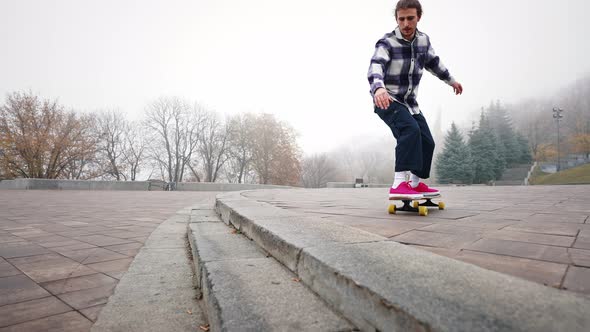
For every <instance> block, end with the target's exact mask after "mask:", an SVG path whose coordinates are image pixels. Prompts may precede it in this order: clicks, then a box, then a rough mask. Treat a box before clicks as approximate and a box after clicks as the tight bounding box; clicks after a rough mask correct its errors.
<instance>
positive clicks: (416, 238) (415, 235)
mask: <svg viewBox="0 0 590 332" xmlns="http://www.w3.org/2000/svg"><path fill="white" fill-rule="evenodd" d="M479 239H481V235H479V234H477V233H454V234H448V233H435V232H426V231H422V230H415V231H410V232H407V233H404V234H402V235H398V236H394V237H392V238H391V240H392V241H396V242H400V243H407V244H418V245H422V246H431V247H442V248H449V249H450V248H463V247H466V246H469V245H470V244H472V243H474V242H475V241H477V240H479Z"/></svg>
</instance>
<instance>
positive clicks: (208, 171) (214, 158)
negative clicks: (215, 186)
mask: <svg viewBox="0 0 590 332" xmlns="http://www.w3.org/2000/svg"><path fill="white" fill-rule="evenodd" d="M200 129H201V130H200V131H199V136H198V137H199V139H198V153H199V156H200V158H201V160H202V162H203V171H204V173H205V182H215V181H216V180H217V177H218V175H219V171H220V169H221V168H222V167H223V165H224V164H225V162H226V161H227V159H228V158H229V153H228V148H229V134H230V124H229V123H228V122H226V123H225V124H224V123H222V122H221V121H220V119H219V116H218V115H217V114H216V113H214V112H203V113H202V127H201V128H200Z"/></svg>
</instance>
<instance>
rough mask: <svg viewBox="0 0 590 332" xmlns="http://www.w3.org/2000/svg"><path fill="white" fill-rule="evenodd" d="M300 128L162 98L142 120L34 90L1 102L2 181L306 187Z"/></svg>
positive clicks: (271, 118)
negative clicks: (87, 109)
mask: <svg viewBox="0 0 590 332" xmlns="http://www.w3.org/2000/svg"><path fill="white" fill-rule="evenodd" d="M301 159H302V158H301V151H300V148H299V146H298V145H297V142H296V133H295V131H294V130H293V128H292V127H291V126H289V125H288V124H287V123H284V122H282V121H279V120H277V119H276V118H275V117H274V116H273V115H271V114H251V113H242V114H238V115H234V116H230V117H227V118H226V119H222V118H221V116H220V115H219V114H218V113H216V112H214V111H211V110H208V109H206V108H205V107H203V106H202V105H199V104H198V103H189V102H187V101H186V100H184V99H182V98H179V97H163V98H159V99H157V100H154V101H153V102H152V103H150V104H149V105H147V106H146V108H145V112H144V114H143V117H142V119H141V120H139V121H137V122H130V121H128V120H127V119H126V118H125V117H124V116H123V115H122V114H121V112H119V111H117V110H105V111H100V112H96V113H90V114H82V113H79V112H75V111H73V110H66V108H65V107H64V106H62V105H60V104H58V102H57V101H51V100H43V99H42V98H40V97H39V96H37V95H34V94H33V93H31V92H13V93H10V94H8V95H7V96H6V101H5V103H4V104H3V105H0V179H2V178H4V179H11V178H17V177H23V178H47V179H106V180H127V181H135V180H137V179H138V177H139V176H140V174H141V177H142V178H145V179H158V180H163V181H166V182H183V181H196V182H201V181H206V182H216V181H224V182H232V183H264V184H278V185H299V184H300V181H301V173H302V169H301V167H302V166H301Z"/></svg>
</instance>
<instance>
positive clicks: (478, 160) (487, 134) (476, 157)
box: [469, 112, 505, 183]
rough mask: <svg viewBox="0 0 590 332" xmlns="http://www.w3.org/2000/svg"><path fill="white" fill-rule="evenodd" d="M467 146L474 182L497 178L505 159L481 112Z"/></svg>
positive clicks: (502, 168) (502, 169)
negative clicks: (469, 151) (477, 125)
mask: <svg viewBox="0 0 590 332" xmlns="http://www.w3.org/2000/svg"><path fill="white" fill-rule="evenodd" d="M469 148H470V150H471V156H472V158H473V165H474V170H475V173H474V178H473V182H474V183H486V182H488V181H491V180H495V179H497V178H498V176H499V175H498V174H502V172H503V171H504V167H505V161H504V159H503V157H502V156H501V155H500V153H499V151H498V145H497V138H496V135H495V134H494V132H493V130H492V128H491V126H490V123H489V121H488V119H487V118H486V117H485V115H484V113H483V112H482V113H481V116H480V120H479V128H477V129H475V130H473V131H472V132H471V136H470V139H469Z"/></svg>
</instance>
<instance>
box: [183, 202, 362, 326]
mask: <svg viewBox="0 0 590 332" xmlns="http://www.w3.org/2000/svg"><path fill="white" fill-rule="evenodd" d="M193 216H194V218H192V219H193V220H191V222H189V223H188V234H189V243H190V245H191V252H192V254H193V259H194V269H195V276H196V279H197V280H196V281H197V285H198V287H200V288H201V291H202V294H203V298H204V302H205V306H206V310H207V316H208V319H209V324H210V327H211V330H212V331H351V330H353V329H354V327H353V326H352V325H351V324H350V323H349V322H348V321H346V320H345V319H343V318H342V317H340V316H339V315H337V314H335V313H334V312H333V311H332V310H331V309H330V308H329V307H328V306H327V305H326V304H325V303H324V302H323V301H322V300H321V299H320V298H318V297H317V296H316V295H315V294H314V293H313V292H311V291H310V290H309V289H308V288H306V287H305V286H304V285H302V284H301V283H300V282H298V281H297V280H296V279H295V275H294V274H293V273H292V272H291V271H289V270H288V269H286V268H285V267H284V266H282V265H281V264H279V263H278V262H277V261H276V260H275V259H273V258H269V257H268V255H267V254H266V253H265V252H264V251H263V250H261V249H260V248H259V247H258V246H256V244H254V243H252V241H250V240H248V238H246V237H245V236H242V235H240V234H239V232H237V231H235V229H234V228H232V227H229V226H227V225H225V224H224V223H222V222H221V221H220V220H219V219H218V220H217V222H214V221H211V220H210V218H209V217H210V216H209V215H208V214H206V213H202V211H201V212H197V213H195V214H194V215H193ZM203 217H205V218H204V219H202V218H203ZM201 219H202V220H201ZM232 230H233V231H234V232H232Z"/></svg>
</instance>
